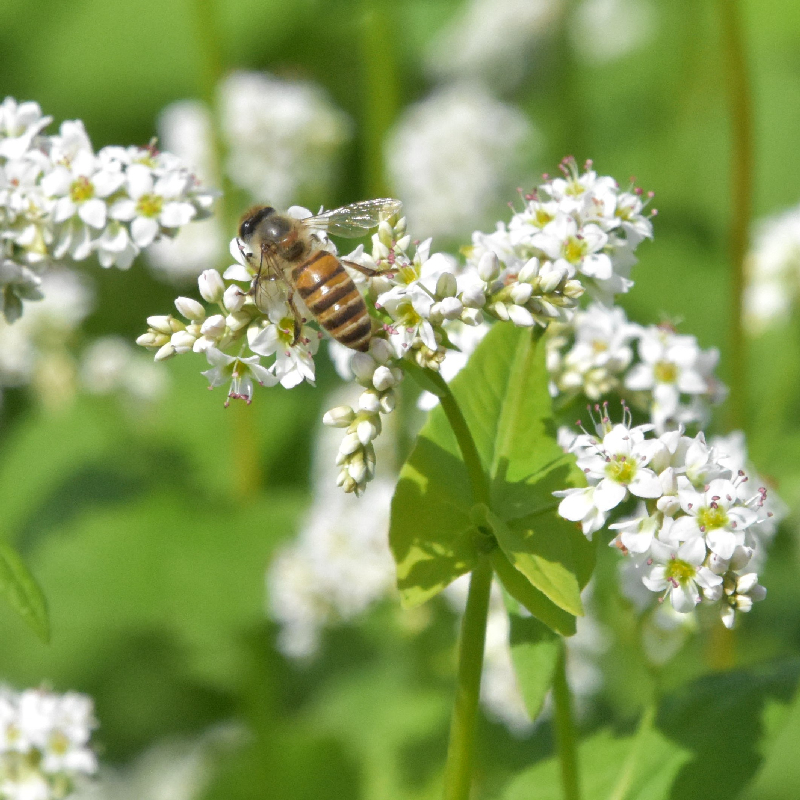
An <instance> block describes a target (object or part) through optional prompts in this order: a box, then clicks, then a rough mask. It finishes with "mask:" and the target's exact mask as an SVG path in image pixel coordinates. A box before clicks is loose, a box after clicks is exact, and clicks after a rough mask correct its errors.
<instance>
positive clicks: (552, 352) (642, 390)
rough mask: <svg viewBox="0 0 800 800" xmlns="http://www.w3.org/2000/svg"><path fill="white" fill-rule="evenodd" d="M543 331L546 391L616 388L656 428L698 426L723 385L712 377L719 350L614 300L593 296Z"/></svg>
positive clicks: (568, 394) (592, 393)
mask: <svg viewBox="0 0 800 800" xmlns="http://www.w3.org/2000/svg"><path fill="white" fill-rule="evenodd" d="M549 333H550V335H549V338H548V342H547V368H548V372H549V373H550V381H551V383H550V392H551V394H552V395H553V396H559V395H560V396H563V397H564V398H566V399H569V398H572V397H574V396H576V395H579V394H581V395H584V396H585V397H586V398H588V399H589V400H591V401H597V400H599V399H600V398H602V397H604V396H607V395H609V394H612V393H614V394H618V395H620V396H622V397H624V398H625V399H626V400H627V401H628V402H630V404H631V406H634V407H637V408H639V409H641V410H642V411H643V412H644V413H646V414H648V415H649V417H650V421H651V422H652V423H653V424H654V425H655V427H656V430H657V431H659V432H663V431H665V430H667V429H668V428H670V427H672V428H675V427H677V426H679V425H683V426H689V425H693V424H699V425H701V426H702V425H704V424H705V423H706V422H707V421H708V416H709V407H710V406H711V405H717V404H719V403H721V402H722V401H723V400H724V399H725V396H726V393H727V389H726V387H725V386H724V385H723V384H722V383H720V381H719V380H717V378H716V377H715V376H714V369H715V367H716V365H717V362H718V360H719V351H718V350H717V349H716V348H711V349H709V350H702V349H701V348H700V347H699V345H698V343H697V339H696V338H695V337H694V336H688V335H682V334H678V333H676V331H675V330H674V329H673V328H672V327H671V326H669V325H650V326H648V327H644V326H642V325H638V324H636V323H633V322H629V321H628V318H627V317H626V316H625V312H624V311H623V309H621V308H619V307H618V306H614V307H612V308H607V307H606V306H604V305H602V304H601V303H592V304H590V305H589V306H588V308H586V309H584V310H580V311H578V312H576V313H575V315H574V316H573V318H572V320H571V321H570V322H568V323H564V324H560V325H556V326H553V327H552V328H551V329H550V331H549ZM634 344H635V345H636V347H635V355H634V347H633V345H634Z"/></svg>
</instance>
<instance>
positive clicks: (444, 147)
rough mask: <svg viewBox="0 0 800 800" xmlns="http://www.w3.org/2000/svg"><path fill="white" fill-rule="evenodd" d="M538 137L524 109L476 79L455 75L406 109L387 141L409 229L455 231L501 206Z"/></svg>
mask: <svg viewBox="0 0 800 800" xmlns="http://www.w3.org/2000/svg"><path fill="white" fill-rule="evenodd" d="M535 145H536V136H535V134H534V131H533V129H532V126H531V124H530V122H529V121H528V118H527V117H526V115H525V114H524V113H523V112H522V111H520V110H519V109H517V108H514V107H513V106H510V105H508V104H506V103H503V102H502V101H500V100H497V99H495V98H494V97H492V96H491V95H490V94H489V93H488V92H487V91H486V90H485V89H484V88H483V87H482V86H481V85H479V84H473V83H458V84H455V85H452V86H447V87H444V88H441V89H437V90H436V91H434V92H433V93H432V94H431V95H430V96H428V97H426V98H425V99H424V100H422V101H420V102H419V103H416V104H414V105H412V106H409V107H408V108H407V109H405V110H404V111H403V114H402V116H401V117H400V119H399V120H398V122H397V124H396V125H395V127H394V129H393V130H392V131H391V133H390V135H389V138H388V140H387V143H386V148H385V149H386V166H387V172H388V175H389V181H390V185H391V186H392V189H393V191H394V192H395V194H396V196H397V197H399V198H400V199H401V200H402V201H403V204H404V206H405V213H406V216H407V217H408V220H409V225H410V227H411V229H412V230H414V231H417V232H418V233H419V234H421V235H424V236H444V237H448V238H455V237H457V236H460V235H463V234H467V233H469V232H470V231H471V230H473V229H474V228H475V227H476V226H478V225H480V224H482V223H484V222H488V221H489V220H491V219H492V218H493V217H494V213H495V212H496V210H497V209H501V208H502V206H503V202H504V198H505V197H506V196H507V194H508V193H509V192H511V191H513V190H514V188H515V187H516V186H517V185H518V184H517V182H518V181H519V175H520V171H521V169H522V168H523V165H524V164H525V163H526V162H527V161H528V160H529V159H530V157H531V153H532V151H535V149H536V147H535Z"/></svg>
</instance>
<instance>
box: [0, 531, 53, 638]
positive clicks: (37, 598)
mask: <svg viewBox="0 0 800 800" xmlns="http://www.w3.org/2000/svg"><path fill="white" fill-rule="evenodd" d="M0 594H2V595H3V596H4V597H5V599H6V600H7V601H8V603H9V605H11V607H12V608H13V609H14V610H15V611H16V612H17V613H18V614H19V615H20V616H21V617H22V619H24V620H25V622H27V623H28V625H30V626H31V628H33V630H34V631H35V632H36V634H37V636H39V638H40V639H42V640H43V641H45V642H47V641H49V640H50V619H49V617H48V614H47V602H46V601H45V598H44V594H43V593H42V590H41V588H40V587H39V584H38V583H37V582H36V578H34V577H33V575H32V574H31V573H30V571H29V570H28V568H27V567H26V566H25V562H24V561H23V560H22V559H21V558H20V557H19V554H18V553H17V551H16V550H14V548H13V547H11V546H10V545H8V544H6V543H5V542H0Z"/></svg>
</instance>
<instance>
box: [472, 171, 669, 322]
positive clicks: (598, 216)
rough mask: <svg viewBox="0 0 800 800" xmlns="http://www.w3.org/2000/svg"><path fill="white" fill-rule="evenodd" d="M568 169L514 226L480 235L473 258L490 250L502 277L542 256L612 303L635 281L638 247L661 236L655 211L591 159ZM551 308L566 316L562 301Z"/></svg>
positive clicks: (550, 270)
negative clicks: (656, 231)
mask: <svg viewBox="0 0 800 800" xmlns="http://www.w3.org/2000/svg"><path fill="white" fill-rule="evenodd" d="M561 172H562V174H563V177H561V178H555V179H553V180H548V181H546V182H545V183H544V184H542V185H541V186H539V187H538V188H537V189H536V190H535V191H534V192H532V193H531V194H528V195H526V196H525V198H524V199H525V205H524V207H523V209H522V211H519V212H516V213H515V214H514V215H513V216H512V218H511V221H510V222H509V223H508V224H507V225H506V224H505V223H502V222H501V223H498V225H497V229H496V230H495V231H493V232H492V233H480V232H476V233H474V234H473V235H472V252H471V256H470V262H471V263H472V264H473V265H475V266H477V265H478V264H479V263H480V260H481V258H482V257H483V255H484V254H485V253H487V252H490V253H494V254H495V255H496V256H497V258H498V259H499V260H500V262H501V264H502V266H503V274H502V276H501V278H502V279H503V280H504V281H506V282H508V281H513V280H514V279H516V276H517V275H519V274H520V273H521V272H522V271H523V269H524V268H525V267H526V266H527V265H528V264H530V263H531V261H532V259H535V262H534V263H537V264H539V265H540V266H539V269H540V270H541V271H542V272H546V274H547V275H548V276H550V275H553V274H554V273H561V274H563V275H564V278H565V279H566V280H578V281H580V283H581V284H582V285H583V286H584V287H585V288H586V289H587V290H588V291H589V293H590V294H591V295H593V296H594V297H596V298H597V299H599V300H601V301H603V302H605V303H606V304H610V303H611V302H612V301H613V298H614V295H617V294H621V293H623V292H627V291H628V290H629V289H630V287H631V286H632V285H633V281H631V280H630V270H631V267H632V266H633V265H634V264H635V263H636V257H635V256H634V251H635V250H636V248H637V247H638V246H639V244H640V243H641V242H642V241H643V240H644V239H650V238H652V236H653V226H652V223H651V220H650V217H651V216H652V213H650V214H646V213H645V207H646V205H647V203H646V202H643V201H642V197H641V195H642V192H641V191H640V190H639V189H633V190H632V191H622V190H620V188H619V186H618V185H617V183H616V181H614V179H613V178H610V177H605V176H598V175H597V173H596V172H594V170H592V169H591V162H587V163H586V165H585V169H584V172H580V170H579V169H578V165H577V164H576V162H575V160H574V159H573V158H567V159H565V160H564V161H563V162H562V164H561ZM545 177H546V176H545ZM653 213H654V212H653ZM544 312H549V314H550V318H552V319H563V318H564V315H563V314H562V313H560V309H558V308H557V307H554V308H549V307H548V306H545V308H544Z"/></svg>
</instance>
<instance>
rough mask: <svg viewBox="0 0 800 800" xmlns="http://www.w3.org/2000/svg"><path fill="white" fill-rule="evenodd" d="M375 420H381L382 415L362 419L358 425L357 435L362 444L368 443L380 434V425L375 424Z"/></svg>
mask: <svg viewBox="0 0 800 800" xmlns="http://www.w3.org/2000/svg"><path fill="white" fill-rule="evenodd" d="M375 420H378V421H380V417H372V418H371V419H362V420H361V422H359V423H358V425H357V426H356V435H357V436H358V441H359V442H361V444H362V445H368V444H369V443H370V442H371V441H372V440H373V439H374V438H375V437H376V436H377V435H378V426H377V425H376V424H375Z"/></svg>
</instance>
